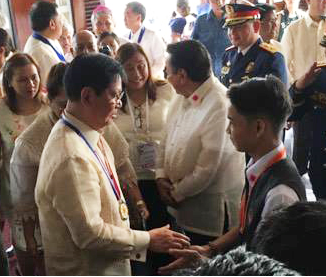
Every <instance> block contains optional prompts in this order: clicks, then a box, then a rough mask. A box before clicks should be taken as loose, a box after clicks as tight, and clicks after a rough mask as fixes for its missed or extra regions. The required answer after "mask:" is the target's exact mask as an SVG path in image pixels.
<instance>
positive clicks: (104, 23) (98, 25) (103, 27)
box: [94, 14, 114, 36]
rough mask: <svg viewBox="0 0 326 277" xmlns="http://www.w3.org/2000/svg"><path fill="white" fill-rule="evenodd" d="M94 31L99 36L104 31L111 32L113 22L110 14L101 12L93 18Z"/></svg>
mask: <svg viewBox="0 0 326 277" xmlns="http://www.w3.org/2000/svg"><path fill="white" fill-rule="evenodd" d="M94 28H95V30H94V33H95V34H96V35H97V36H99V35H100V34H102V33H104V32H110V33H112V32H113V30H114V22H113V18H112V15H111V14H102V15H99V16H97V18H96V20H95V26H94Z"/></svg>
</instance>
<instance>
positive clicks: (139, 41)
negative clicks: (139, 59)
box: [129, 27, 145, 44]
mask: <svg viewBox="0 0 326 277" xmlns="http://www.w3.org/2000/svg"><path fill="white" fill-rule="evenodd" d="M144 34H145V27H143V28H141V30H140V34H139V36H138V40H137V43H138V44H139V43H141V41H142V39H143V36H144ZM129 39H131V32H130V34H129Z"/></svg>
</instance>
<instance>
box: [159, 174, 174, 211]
mask: <svg viewBox="0 0 326 277" xmlns="http://www.w3.org/2000/svg"><path fill="white" fill-rule="evenodd" d="M156 185H157V190H158V192H159V194H160V196H161V200H162V201H163V202H164V203H165V204H166V205H168V206H172V207H175V206H176V205H177V203H176V201H175V200H174V199H173V197H172V195H171V191H172V190H173V184H172V182H171V181H170V180H169V179H167V178H159V179H156Z"/></svg>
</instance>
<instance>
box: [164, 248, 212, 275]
mask: <svg viewBox="0 0 326 277" xmlns="http://www.w3.org/2000/svg"><path fill="white" fill-rule="evenodd" d="M169 254H170V255H172V256H174V257H175V258H176V260H175V261H173V262H172V263H170V264H168V265H166V266H163V267H160V268H159V269H158V273H159V274H160V275H170V274H171V273H172V272H173V271H175V270H177V269H183V268H193V267H197V266H198V265H199V264H200V261H202V260H205V259H207V255H208V252H207V249H206V248H205V247H203V246H197V245H194V246H191V247H190V248H188V249H171V250H170V251H169Z"/></svg>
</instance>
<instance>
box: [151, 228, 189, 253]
mask: <svg viewBox="0 0 326 277" xmlns="http://www.w3.org/2000/svg"><path fill="white" fill-rule="evenodd" d="M149 235H150V242H149V249H150V250H151V251H153V252H161V253H168V252H169V249H172V248H176V249H182V248H185V247H186V248H188V247H189V246H190V242H189V241H190V239H189V238H188V237H187V236H185V235H183V234H181V233H178V232H174V231H172V230H170V226H169V225H166V226H164V227H161V228H156V229H152V230H150V231H149Z"/></svg>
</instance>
